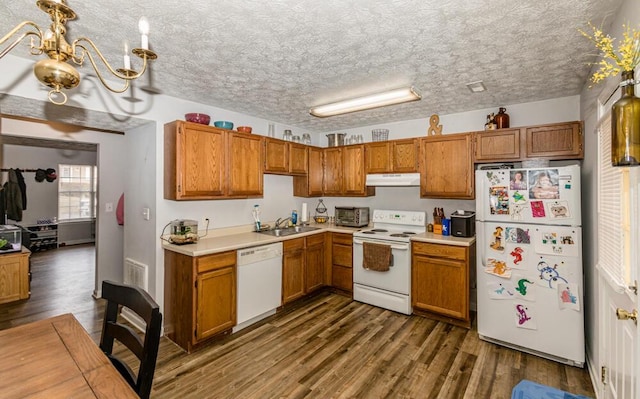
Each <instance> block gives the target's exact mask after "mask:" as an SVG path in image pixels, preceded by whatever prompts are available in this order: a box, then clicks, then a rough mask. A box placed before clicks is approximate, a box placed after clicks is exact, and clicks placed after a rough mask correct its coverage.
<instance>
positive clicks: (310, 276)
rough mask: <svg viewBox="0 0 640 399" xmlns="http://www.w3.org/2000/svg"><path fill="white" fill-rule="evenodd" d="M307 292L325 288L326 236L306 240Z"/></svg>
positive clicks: (311, 237) (316, 236) (305, 280)
mask: <svg viewBox="0 0 640 399" xmlns="http://www.w3.org/2000/svg"><path fill="white" fill-rule="evenodd" d="M306 248H307V249H306V255H305V256H306V265H305V279H304V283H305V292H306V293H310V292H313V291H315V290H317V289H319V288H321V287H323V286H324V235H322V234H318V235H315V236H309V237H307V238H306Z"/></svg>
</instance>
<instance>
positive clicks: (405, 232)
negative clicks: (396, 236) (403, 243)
mask: <svg viewBox="0 0 640 399" xmlns="http://www.w3.org/2000/svg"><path fill="white" fill-rule="evenodd" d="M402 234H408V235H411V234H416V233H415V232H413V231H403V232H402Z"/></svg>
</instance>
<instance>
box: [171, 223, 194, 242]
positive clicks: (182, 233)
mask: <svg viewBox="0 0 640 399" xmlns="http://www.w3.org/2000/svg"><path fill="white" fill-rule="evenodd" d="M197 241H198V222H197V221H195V220H188V219H176V220H174V221H172V222H171V234H170V236H169V242H170V243H171V244H176V245H183V244H192V243H194V242H197Z"/></svg>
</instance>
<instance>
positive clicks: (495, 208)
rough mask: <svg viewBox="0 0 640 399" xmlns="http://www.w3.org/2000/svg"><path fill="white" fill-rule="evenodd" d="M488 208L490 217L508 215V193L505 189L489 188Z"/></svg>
mask: <svg viewBox="0 0 640 399" xmlns="http://www.w3.org/2000/svg"><path fill="white" fill-rule="evenodd" d="M489 206H490V208H489V211H490V212H491V214H492V215H508V214H509V191H508V190H507V188H506V187H503V186H493V187H489Z"/></svg>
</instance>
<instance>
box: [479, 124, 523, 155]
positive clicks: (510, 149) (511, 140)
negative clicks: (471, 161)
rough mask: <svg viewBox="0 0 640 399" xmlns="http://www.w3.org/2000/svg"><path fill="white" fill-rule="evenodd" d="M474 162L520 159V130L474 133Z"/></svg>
mask: <svg viewBox="0 0 640 399" xmlns="http://www.w3.org/2000/svg"><path fill="white" fill-rule="evenodd" d="M475 144H476V148H475V160H476V162H492V161H497V162H499V161H504V160H518V159H520V129H500V130H489V131H484V132H476V133H475Z"/></svg>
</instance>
